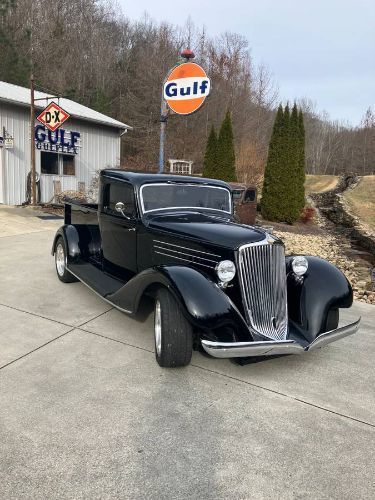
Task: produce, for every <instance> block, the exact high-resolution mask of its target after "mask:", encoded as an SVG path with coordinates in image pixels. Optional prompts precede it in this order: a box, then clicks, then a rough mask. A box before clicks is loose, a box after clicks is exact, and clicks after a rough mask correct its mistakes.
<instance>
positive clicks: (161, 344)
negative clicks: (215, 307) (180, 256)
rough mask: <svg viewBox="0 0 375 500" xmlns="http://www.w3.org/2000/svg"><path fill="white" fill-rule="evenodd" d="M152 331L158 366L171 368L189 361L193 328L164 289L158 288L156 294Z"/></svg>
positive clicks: (184, 364)
mask: <svg viewBox="0 0 375 500" xmlns="http://www.w3.org/2000/svg"><path fill="white" fill-rule="evenodd" d="M154 332H155V356H156V361H157V362H158V363H159V365H160V366H163V367H166V368H173V367H178V366H186V365H188V364H189V363H190V360H191V355H192V350H193V328H192V326H191V324H190V323H189V322H188V321H187V319H186V318H185V317H184V316H183V314H182V311H181V307H180V306H179V304H178V303H177V301H176V299H175V298H174V297H173V295H172V294H171V293H170V292H169V291H168V290H166V289H160V290H159V291H158V292H157V295H156V300H155V322H154Z"/></svg>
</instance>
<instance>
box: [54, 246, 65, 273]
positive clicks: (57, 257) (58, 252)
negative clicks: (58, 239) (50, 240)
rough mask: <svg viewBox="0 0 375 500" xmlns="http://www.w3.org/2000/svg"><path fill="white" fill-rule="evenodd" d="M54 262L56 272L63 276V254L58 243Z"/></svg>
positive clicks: (62, 249) (61, 247)
mask: <svg viewBox="0 0 375 500" xmlns="http://www.w3.org/2000/svg"><path fill="white" fill-rule="evenodd" d="M55 262H56V270H57V272H58V274H59V276H63V274H64V272H65V252H64V248H63V246H62V244H61V243H59V244H58V245H57V247H56V252H55Z"/></svg>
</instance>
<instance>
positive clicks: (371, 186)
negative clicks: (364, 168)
mask: <svg viewBox="0 0 375 500" xmlns="http://www.w3.org/2000/svg"><path fill="white" fill-rule="evenodd" d="M344 198H345V200H346V201H347V202H348V204H349V206H350V208H351V211H352V213H353V214H354V215H356V216H357V217H359V218H360V220H361V221H362V222H363V223H364V224H367V225H368V226H370V228H371V229H372V230H373V231H375V175H366V176H364V177H362V178H361V180H360V181H359V183H358V184H357V186H356V187H355V188H354V189H349V190H348V191H347V192H346V193H345V195H344Z"/></svg>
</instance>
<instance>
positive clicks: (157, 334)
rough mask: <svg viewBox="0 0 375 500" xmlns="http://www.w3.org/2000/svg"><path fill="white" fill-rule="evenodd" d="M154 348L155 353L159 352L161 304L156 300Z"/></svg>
mask: <svg viewBox="0 0 375 500" xmlns="http://www.w3.org/2000/svg"><path fill="white" fill-rule="evenodd" d="M155 348H156V352H157V354H158V355H159V356H160V353H161V305H160V302H159V301H158V300H157V301H156V302H155Z"/></svg>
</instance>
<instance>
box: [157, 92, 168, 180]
mask: <svg viewBox="0 0 375 500" xmlns="http://www.w3.org/2000/svg"><path fill="white" fill-rule="evenodd" d="M167 117H168V108H167V103H166V102H165V99H164V97H163V94H162V96H161V106H160V146H159V168H158V174H162V173H163V171H164V145H165V129H166V127H167Z"/></svg>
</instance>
